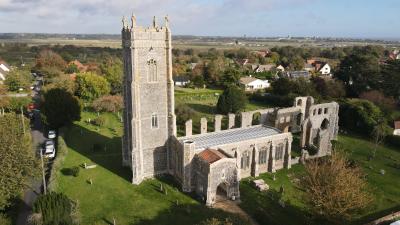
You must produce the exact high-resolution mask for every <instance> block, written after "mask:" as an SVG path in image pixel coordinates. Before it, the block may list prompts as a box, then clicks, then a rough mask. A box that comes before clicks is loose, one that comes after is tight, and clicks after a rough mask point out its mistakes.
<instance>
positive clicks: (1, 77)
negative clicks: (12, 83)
mask: <svg viewBox="0 0 400 225" xmlns="http://www.w3.org/2000/svg"><path fill="white" fill-rule="evenodd" d="M8 72H10V68H9V67H8V66H7V65H6V64H5V63H2V62H0V84H2V83H4V81H5V80H6V75H7V73H8Z"/></svg>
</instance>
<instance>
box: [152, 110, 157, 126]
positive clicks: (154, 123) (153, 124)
mask: <svg viewBox="0 0 400 225" xmlns="http://www.w3.org/2000/svg"><path fill="white" fill-rule="evenodd" d="M151 128H158V117H157V114H155V113H153V114H151Z"/></svg>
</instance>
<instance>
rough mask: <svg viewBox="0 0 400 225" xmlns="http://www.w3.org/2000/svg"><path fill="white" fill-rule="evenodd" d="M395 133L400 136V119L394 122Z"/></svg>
mask: <svg viewBox="0 0 400 225" xmlns="http://www.w3.org/2000/svg"><path fill="white" fill-rule="evenodd" d="M393 135H397V136H400V121H395V122H394V131H393Z"/></svg>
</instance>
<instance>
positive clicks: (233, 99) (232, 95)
mask: <svg viewBox="0 0 400 225" xmlns="http://www.w3.org/2000/svg"><path fill="white" fill-rule="evenodd" d="M246 103H247V97H246V94H245V93H244V91H243V90H242V89H241V88H239V87H237V86H229V87H228V88H226V89H225V90H224V92H223V93H222V95H221V96H219V98H218V103H217V110H218V112H219V113H222V114H228V113H237V112H240V111H242V110H244V108H245V107H246Z"/></svg>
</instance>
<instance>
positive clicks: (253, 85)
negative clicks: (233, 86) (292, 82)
mask: <svg viewBox="0 0 400 225" xmlns="http://www.w3.org/2000/svg"><path fill="white" fill-rule="evenodd" d="M240 84H241V85H243V86H244V88H245V91H257V90H262V89H265V88H269V87H270V85H271V84H270V83H269V82H268V80H260V79H257V78H255V77H251V76H249V77H242V78H240Z"/></svg>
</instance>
